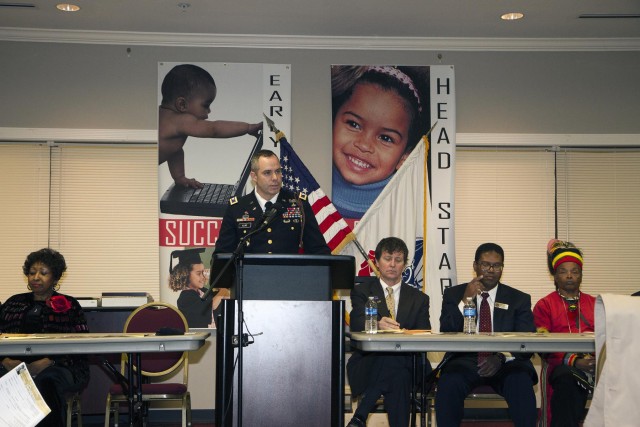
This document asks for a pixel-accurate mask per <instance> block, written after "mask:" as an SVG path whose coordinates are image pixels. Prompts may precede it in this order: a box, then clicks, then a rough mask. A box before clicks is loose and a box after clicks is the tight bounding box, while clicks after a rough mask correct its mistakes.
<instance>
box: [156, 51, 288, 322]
mask: <svg viewBox="0 0 640 427" xmlns="http://www.w3.org/2000/svg"><path fill="white" fill-rule="evenodd" d="M265 117H267V118H269V119H270V120H275V121H277V123H278V126H279V127H280V129H281V130H282V131H283V132H285V133H287V134H290V127H291V67H290V66H289V65H286V64H232V63H209V62H207V63H174V62H161V63H159V64H158V199H159V209H160V211H159V254H160V284H161V286H160V299H161V300H162V301H163V302H168V303H170V304H174V305H177V306H178V308H180V310H181V311H182V312H183V314H184V315H185V317H186V318H187V321H188V323H189V326H190V327H204V328H207V327H212V326H213V325H212V313H211V308H212V304H215V303H216V301H211V300H208V301H205V302H202V301H201V300H200V296H202V295H203V293H204V292H206V291H207V285H208V281H209V280H208V279H209V266H210V260H211V255H212V253H213V246H214V244H215V241H216V239H217V237H218V232H219V229H220V224H221V222H222V215H223V214H224V210H225V209H226V206H227V205H228V203H229V199H230V198H231V197H233V196H241V195H244V194H245V187H246V186H247V185H248V189H247V190H246V191H251V185H250V179H249V172H250V170H249V159H250V157H251V155H252V154H253V152H254V151H257V150H260V149H263V148H264V149H271V150H275V151H276V153H277V152H278V150H279V149H278V148H276V144H275V141H274V136H273V134H272V133H271V132H269V129H268V127H267V126H266V125H264V126H263V121H264V120H265ZM263 129H264V131H265V132H264V138H263V137H262V135H263V134H262V131H263Z"/></svg>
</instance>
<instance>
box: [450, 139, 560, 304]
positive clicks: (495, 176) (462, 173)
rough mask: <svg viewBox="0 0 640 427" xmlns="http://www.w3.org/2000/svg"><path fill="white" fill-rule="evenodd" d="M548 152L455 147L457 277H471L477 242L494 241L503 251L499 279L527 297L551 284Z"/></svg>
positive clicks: (540, 294) (538, 294) (547, 289)
mask: <svg viewBox="0 0 640 427" xmlns="http://www.w3.org/2000/svg"><path fill="white" fill-rule="evenodd" d="M553 194H554V177H553V155H552V153H549V152H546V151H545V150H544V149H505V148H498V147H495V148H464V147H458V149H457V150H456V196H455V201H456V207H455V209H456V211H455V224H456V230H455V233H456V263H457V273H458V282H459V283H465V282H468V281H469V280H471V279H472V278H473V277H474V272H473V260H474V255H475V250H476V248H477V247H478V246H479V245H480V244H482V243H486V242H494V243H497V244H499V245H500V246H502V248H503V249H504V251H505V269H504V272H503V274H502V279H501V280H502V281H503V282H504V283H506V284H508V285H511V286H513V287H515V288H517V289H520V290H522V291H524V292H526V293H529V294H530V295H531V298H532V303H533V304H535V302H536V301H537V300H538V299H540V298H541V297H543V296H545V295H547V294H548V293H549V292H551V291H552V290H553V281H552V279H551V277H550V276H549V274H548V272H547V269H546V255H545V251H546V245H547V242H548V241H549V239H550V238H552V237H553V233H554V202H553Z"/></svg>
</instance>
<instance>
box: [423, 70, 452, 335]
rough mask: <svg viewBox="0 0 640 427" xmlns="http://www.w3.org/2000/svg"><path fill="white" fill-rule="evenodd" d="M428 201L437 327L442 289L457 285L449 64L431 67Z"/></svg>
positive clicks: (429, 280) (429, 281) (430, 291)
mask: <svg viewBox="0 0 640 427" xmlns="http://www.w3.org/2000/svg"><path fill="white" fill-rule="evenodd" d="M430 83H431V89H430V93H431V123H435V124H436V125H435V127H434V128H433V131H432V132H431V137H430V138H429V140H430V142H431V144H430V155H429V159H430V168H429V171H430V179H429V182H430V186H429V188H430V196H431V197H430V200H429V201H428V203H429V208H428V212H429V214H428V219H427V224H428V226H427V230H428V231H427V236H428V239H427V242H428V243H427V251H426V252H427V260H428V261H427V265H428V268H427V277H426V287H425V292H426V293H427V295H429V299H430V313H429V314H430V317H431V327H432V328H433V330H440V320H439V319H440V308H441V307H442V293H443V292H444V289H445V288H447V287H450V286H455V285H457V284H458V283H457V272H456V258H455V253H456V251H455V221H454V218H455V215H454V214H455V209H454V201H455V154H456V98H455V79H454V69H453V66H432V67H431V82H430Z"/></svg>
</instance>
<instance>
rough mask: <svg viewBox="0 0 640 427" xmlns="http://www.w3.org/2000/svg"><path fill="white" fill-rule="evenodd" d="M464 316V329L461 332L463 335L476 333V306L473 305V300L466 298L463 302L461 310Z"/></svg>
mask: <svg viewBox="0 0 640 427" xmlns="http://www.w3.org/2000/svg"><path fill="white" fill-rule="evenodd" d="M462 314H463V316H464V327H463V328H462V332H464V333H465V334H475V333H476V305H475V304H474V303H473V298H471V297H467V299H466V300H465V302H464V308H463V310H462Z"/></svg>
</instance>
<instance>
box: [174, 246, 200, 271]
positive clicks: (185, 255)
mask: <svg viewBox="0 0 640 427" xmlns="http://www.w3.org/2000/svg"><path fill="white" fill-rule="evenodd" d="M205 249H206V248H194V249H184V250H179V251H173V252H171V259H170V260H169V273H171V272H172V271H173V259H174V258H178V264H182V265H187V266H188V265H191V264H202V258H200V254H201V253H202V252H204V251H205ZM178 264H176V265H178Z"/></svg>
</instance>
